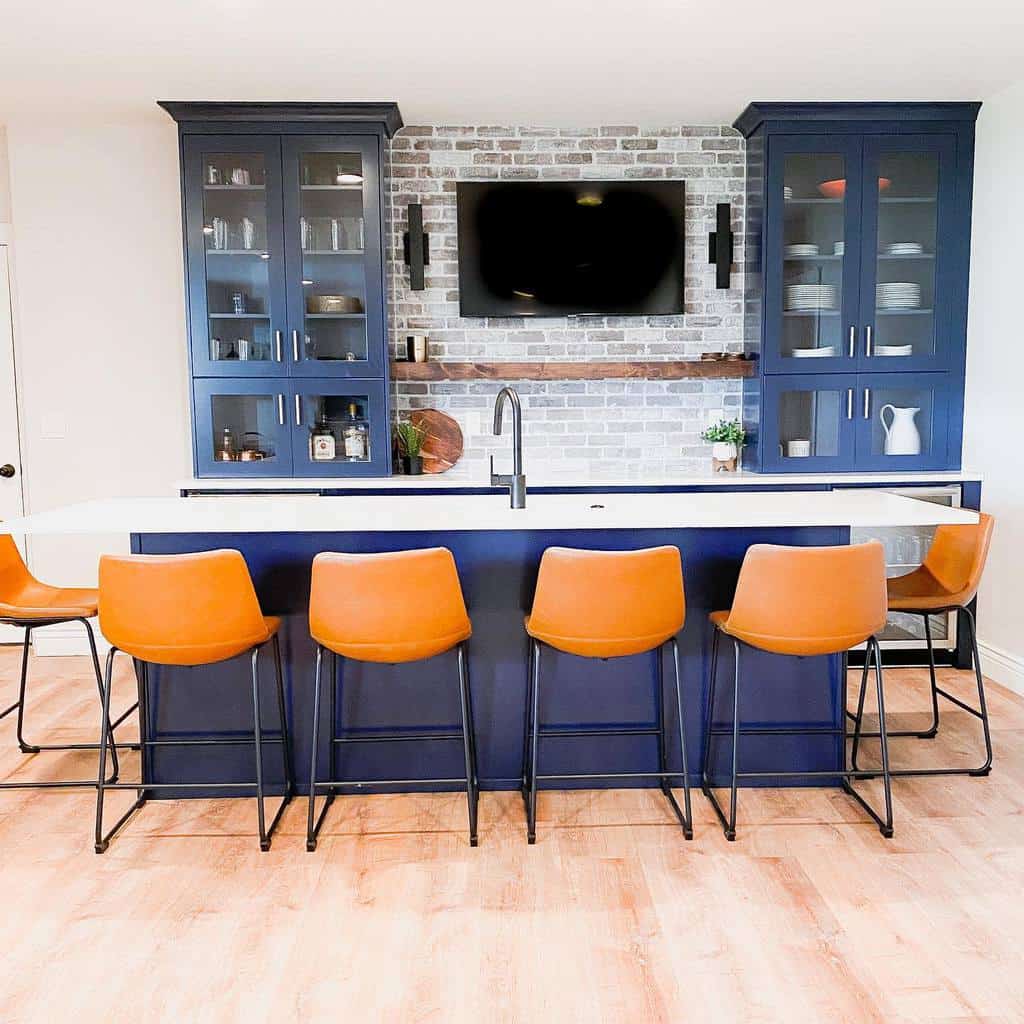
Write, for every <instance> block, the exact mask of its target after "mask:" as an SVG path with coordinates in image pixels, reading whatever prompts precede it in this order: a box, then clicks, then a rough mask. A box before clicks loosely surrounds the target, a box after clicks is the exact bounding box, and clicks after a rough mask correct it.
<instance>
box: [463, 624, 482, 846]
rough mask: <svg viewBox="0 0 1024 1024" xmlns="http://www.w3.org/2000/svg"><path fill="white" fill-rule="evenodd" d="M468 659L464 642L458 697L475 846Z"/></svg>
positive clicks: (475, 821)
mask: <svg viewBox="0 0 1024 1024" xmlns="http://www.w3.org/2000/svg"><path fill="white" fill-rule="evenodd" d="M468 661H469V659H468V658H467V656H466V644H465V643H464V642H463V643H461V644H459V647H458V662H459V697H460V702H461V706H462V746H463V752H464V753H465V758H466V800H467V804H468V809H469V845H470V846H476V845H477V842H478V839H477V775H476V742H475V739H474V737H473V710H472V702H471V699H470V695H469V665H468Z"/></svg>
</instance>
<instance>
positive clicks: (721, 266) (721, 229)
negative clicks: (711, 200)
mask: <svg viewBox="0 0 1024 1024" xmlns="http://www.w3.org/2000/svg"><path fill="white" fill-rule="evenodd" d="M715 229H716V230H714V231H712V232H711V234H709V235H708V263H713V264H714V265H715V287H716V288H728V287H729V275H730V273H731V272H732V256H733V247H732V240H733V234H732V209H731V207H730V206H729V204H728V203H719V204H718V205H717V207H716V210H715Z"/></svg>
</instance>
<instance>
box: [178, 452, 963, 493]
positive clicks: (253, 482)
mask: <svg viewBox="0 0 1024 1024" xmlns="http://www.w3.org/2000/svg"><path fill="white" fill-rule="evenodd" d="M509 464H510V465H511V462H510V463H509ZM497 465H498V469H499V471H500V472H506V471H507V470H508V466H505V465H504V462H502V461H501V460H500V459H499V460H498V463H497ZM980 479H981V474H980V473H971V472H969V471H966V470H965V471H958V472H955V473H951V472H942V473H938V472H936V473H921V472H915V473H745V472H742V471H741V472H738V473H703V474H696V475H693V476H648V477H644V476H621V477H612V476H602V477H587V476H579V475H573V476H544V475H543V473H539V474H536V475H534V474H530V473H529V472H527V480H526V482H527V488H531V487H560V488H581V487H728V486H730V485H732V486H736V485H742V486H744V487H778V486H779V485H783V486H785V485H787V484H789V485H797V484H871V485H874V486H878V485H883V486H884V485H886V484H889V485H893V486H895V485H899V484H913V483H951V484H953V483H960V482H961V481H964V480H980ZM490 485H491V482H490V478H489V477H488V476H487V475H486V473H484V472H481V473H478V474H475V475H473V476H469V475H464V474H460V473H454V474H453V473H437V474H424V475H423V476H386V477H360V478H341V477H309V478H306V479H293V478H291V477H288V478H280V479H278V478H274V477H266V478H262V479H260V478H255V479H246V480H243V479H239V478H237V477H236V478H234V479H229V480H220V479H218V480H208V479H204V478H198V477H189V478H188V479H185V480H179V481H178V482H177V484H176V485H175V490H177V491H238V490H245V491H303V490H305V491H317V490H346V491H363V490H389V489H392V488H398V489H404V490H426V491H430V490H442V489H445V490H446V489H448V488H460V487H461V488H479V487H490Z"/></svg>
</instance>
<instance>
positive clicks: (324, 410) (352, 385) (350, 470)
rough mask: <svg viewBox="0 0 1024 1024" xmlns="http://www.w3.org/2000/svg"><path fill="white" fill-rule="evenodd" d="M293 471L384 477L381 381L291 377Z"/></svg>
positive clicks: (387, 461)
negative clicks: (307, 381)
mask: <svg viewBox="0 0 1024 1024" xmlns="http://www.w3.org/2000/svg"><path fill="white" fill-rule="evenodd" d="M290 411H291V415H292V452H293V456H292V459H293V467H294V475H295V476H310V477H318V476H386V475H387V474H388V472H389V469H390V466H391V442H390V435H389V430H388V413H387V396H386V393H385V384H384V381H382V380H355V379H352V380H335V381H331V382H325V381H318V382H316V383H313V382H312V381H310V382H309V383H308V384H304V383H299V382H296V383H295V384H294V385H293V390H292V409H291V410H290Z"/></svg>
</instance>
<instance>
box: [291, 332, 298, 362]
mask: <svg viewBox="0 0 1024 1024" xmlns="http://www.w3.org/2000/svg"><path fill="white" fill-rule="evenodd" d="M292 359H294V360H295V362H298V361H299V332H298V331H292Z"/></svg>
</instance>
